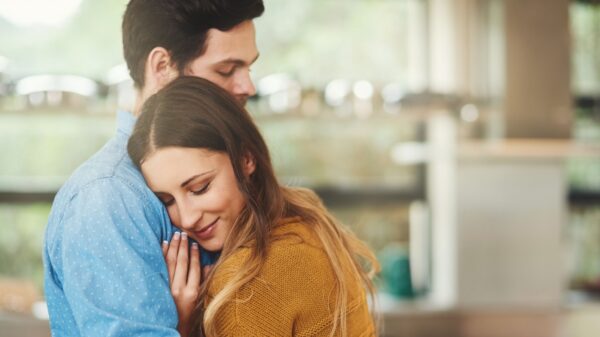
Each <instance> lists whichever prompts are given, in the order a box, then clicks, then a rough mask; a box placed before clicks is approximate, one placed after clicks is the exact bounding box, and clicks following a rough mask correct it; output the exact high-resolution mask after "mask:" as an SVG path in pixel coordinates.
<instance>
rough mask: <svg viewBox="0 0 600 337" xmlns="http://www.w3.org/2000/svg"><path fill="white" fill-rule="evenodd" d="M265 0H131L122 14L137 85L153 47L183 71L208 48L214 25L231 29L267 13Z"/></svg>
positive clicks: (126, 49) (126, 47) (126, 51)
mask: <svg viewBox="0 0 600 337" xmlns="http://www.w3.org/2000/svg"><path fill="white" fill-rule="evenodd" d="M264 9H265V8H264V5H263V2H262V0H131V1H129V4H127V9H126V10H125V14H124V15H123V26H122V29H123V53H124V56H125V61H126V62H127V67H128V68H129V74H130V75H131V78H132V79H133V82H134V83H135V86H136V87H137V88H142V87H143V86H144V68H145V65H146V59H147V57H148V54H149V53H150V51H152V49H154V48H156V47H163V48H165V49H166V50H167V51H169V53H170V55H171V60H172V62H173V63H174V65H175V66H176V67H177V69H178V70H179V71H180V72H182V71H183V69H184V68H185V66H186V65H187V64H188V63H189V62H191V61H192V60H194V59H195V58H197V57H198V56H201V55H202V54H203V53H204V51H205V50H206V37H207V32H208V30H209V29H211V28H215V29H218V30H220V31H228V30H230V29H232V28H233V27H235V26H236V25H238V24H240V23H242V22H243V21H246V20H252V19H254V18H257V17H259V16H260V15H262V13H263V12H264Z"/></svg>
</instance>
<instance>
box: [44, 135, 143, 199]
mask: <svg viewBox="0 0 600 337" xmlns="http://www.w3.org/2000/svg"><path fill="white" fill-rule="evenodd" d="M122 136H123V135H117V136H115V137H113V138H112V139H111V140H109V141H108V142H107V143H106V144H105V145H104V146H103V147H102V148H101V149H100V150H99V151H98V152H96V153H95V154H94V155H93V156H92V157H91V158H90V159H88V160H87V161H85V162H84V163H83V164H81V166H79V167H78V168H77V169H76V170H75V172H73V174H72V175H71V176H70V177H69V178H68V179H67V181H66V182H65V183H64V185H63V186H62V187H61V188H60V190H59V192H58V194H57V198H56V199H57V200H59V199H67V200H69V199H72V198H73V197H75V196H76V195H77V194H79V193H81V192H85V191H86V190H88V189H89V188H90V187H91V186H96V187H97V186H98V185H114V187H119V188H125V189H127V188H133V189H136V190H138V189H139V190H140V191H139V192H142V190H144V189H145V188H144V187H145V183H144V178H143V177H142V175H141V173H140V172H139V171H138V170H137V168H136V167H135V166H134V165H133V163H132V162H131V159H130V158H129V155H128V154H127V151H126V144H127V143H126V140H125V139H122V138H123V137H122ZM55 203H56V202H55Z"/></svg>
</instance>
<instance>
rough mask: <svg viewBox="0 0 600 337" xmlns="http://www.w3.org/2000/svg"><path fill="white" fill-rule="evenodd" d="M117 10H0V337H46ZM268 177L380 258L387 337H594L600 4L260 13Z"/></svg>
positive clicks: (101, 111) (257, 71)
mask: <svg viewBox="0 0 600 337" xmlns="http://www.w3.org/2000/svg"><path fill="white" fill-rule="evenodd" d="M126 2H127V1H126V0H104V1H95V0H54V1H51V2H50V1H43V0H21V1H19V2H16V1H14V0H0V158H1V159H0V336H1V337H9V336H34V337H35V336H49V330H48V321H47V312H46V310H45V303H44V302H43V301H44V297H43V269H42V262H41V250H42V244H43V234H44V228H45V225H46V220H47V216H48V213H49V210H50V205H51V202H52V200H53V198H54V195H55V193H56V191H57V190H58V189H59V187H60V186H61V184H62V183H63V182H64V181H65V180H66V179H67V177H68V176H69V175H70V174H71V172H72V171H73V170H75V168H77V167H78V166H79V165H80V164H81V163H82V162H83V161H84V160H86V159H87V158H88V157H90V156H91V155H92V154H93V153H94V152H95V151H97V150H98V149H99V148H100V147H101V146H102V144H104V142H105V141H106V140H108V139H109V137H111V136H112V134H113V132H114V129H115V112H116V110H117V109H119V108H126V107H128V106H129V105H130V104H131V102H132V100H133V90H132V84H131V80H130V79H129V77H128V73H127V70H126V67H125V65H124V61H123V58H122V52H121V37H120V24H121V16H122V13H123V11H124V7H125V5H126ZM265 6H266V12H265V14H264V15H263V16H262V17H261V18H259V19H257V20H256V22H255V24H256V27H257V39H258V46H259V49H260V53H261V57H260V59H259V60H258V62H257V63H256V65H255V66H254V67H253V71H252V74H253V77H254V80H255V83H256V85H257V89H258V94H257V96H256V97H254V98H253V99H252V100H251V101H249V103H248V110H249V111H250V112H251V113H252V114H253V115H254V117H255V120H256V121H257V123H258V124H259V126H260V128H261V130H262V132H263V134H264V135H265V138H266V139H267V142H268V143H269V146H270V148H271V151H272V155H273V160H274V163H275V166H276V169H277V173H278V175H279V177H280V179H281V181H282V182H283V183H285V184H288V185H295V186H307V187H311V188H314V189H315V190H316V191H317V192H318V193H319V195H320V196H321V197H322V198H323V200H324V201H325V203H326V204H327V205H328V206H329V207H330V208H331V210H332V211H333V212H334V213H335V214H336V215H337V216H338V217H339V218H341V219H342V220H343V221H344V222H345V223H346V224H347V225H349V226H351V227H352V228H353V229H354V230H355V231H356V232H357V233H358V235H359V236H360V237H361V238H363V239H364V240H366V241H367V242H368V243H369V244H370V246H371V247H372V248H373V249H374V250H375V251H376V252H377V255H378V256H379V258H380V261H381V263H382V266H383V272H382V274H381V275H380V277H379V279H378V285H379V288H380V293H379V295H378V308H379V310H380V311H381V313H382V315H383V323H384V324H383V325H384V329H383V332H382V336H411V337H420V336H431V337H438V336H439V337H454V336H456V337H486V336H506V337H509V336H510V337H518V336H524V337H535V336H561V337H562V336H565V337H583V336H597V334H598V331H600V1H597V0H577V1H575V0H303V1H284V0H265Z"/></svg>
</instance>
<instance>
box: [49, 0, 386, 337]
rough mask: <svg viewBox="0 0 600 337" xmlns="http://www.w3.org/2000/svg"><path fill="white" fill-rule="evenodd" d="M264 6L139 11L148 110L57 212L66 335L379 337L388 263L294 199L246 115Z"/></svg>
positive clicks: (137, 78)
mask: <svg viewBox="0 0 600 337" xmlns="http://www.w3.org/2000/svg"><path fill="white" fill-rule="evenodd" d="M263 11H264V6H263V3H262V1H261V0H229V1H228V0H131V1H130V2H129V4H128V5H127V8H126V11H125V14H124V16H123V48H124V55H125V60H126V62H127V65H128V67H129V70H130V74H131V77H132V78H133V80H134V83H135V86H136V89H137V97H136V105H135V107H134V109H133V111H132V112H131V113H129V112H119V114H118V121H117V132H116V134H115V136H114V137H113V138H112V139H111V140H109V142H108V143H107V144H106V145H105V146H104V147H103V148H102V149H101V150H100V151H99V152H98V153H96V154H95V155H94V156H93V157H92V158H90V159H89V160H88V161H87V162H86V163H84V164H83V165H82V166H81V167H80V168H79V169H77V171H76V172H75V173H74V174H73V175H72V176H71V177H70V178H69V180H68V181H67V182H66V183H65V185H64V186H63V187H62V188H61V190H60V191H59V193H58V194H57V196H56V199H55V201H54V204H53V207H52V211H51V214H50V218H49V222H48V226H47V229H46V236H45V245H44V267H45V293H46V299H47V302H48V309H49V314H50V326H51V331H52V334H53V336H57V337H58V336H103V337H104V336H180V335H181V336H374V335H376V330H375V325H374V322H373V319H372V315H371V314H370V313H369V308H368V305H367V294H369V295H371V296H372V295H373V284H372V277H373V275H374V273H375V272H376V271H377V270H378V268H379V266H378V263H377V261H376V259H375V257H374V255H373V254H372V252H371V251H370V250H369V249H368V248H367V247H366V245H365V244H364V243H362V242H361V241H360V240H358V239H357V238H356V237H355V236H354V235H353V234H352V233H351V232H350V231H349V230H348V229H347V228H346V227H344V226H343V225H341V224H339V223H338V221H337V220H336V219H335V218H334V217H333V216H332V215H331V214H330V213H329V212H328V211H327V210H326V209H325V207H324V206H323V205H322V203H321V201H320V200H319V198H318V197H317V196H316V195H315V194H314V193H313V192H312V191H310V190H307V189H302V188H289V187H284V186H282V185H280V184H279V183H278V181H277V178H276V177H275V174H274V172H273V167H272V164H271V159H270V155H269V151H268V148H267V146H266V144H265V141H264V139H263V138H262V136H261V134H260V132H259V130H258V128H257V127H256V125H255V123H254V122H253V120H252V118H251V116H250V115H249V114H248V112H247V111H246V110H245V109H244V104H245V102H246V99H247V98H248V97H249V96H252V95H254V94H255V89H254V85H253V83H252V81H251V78H250V75H249V71H250V66H251V65H252V64H253V63H254V62H255V61H256V59H257V58H258V51H257V48H256V42H255V30H254V24H253V19H255V18H256V17H258V16H260V15H261V14H262V12H263Z"/></svg>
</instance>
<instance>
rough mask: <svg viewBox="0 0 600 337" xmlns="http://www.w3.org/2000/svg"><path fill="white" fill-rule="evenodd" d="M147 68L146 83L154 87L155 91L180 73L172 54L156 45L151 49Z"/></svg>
mask: <svg viewBox="0 0 600 337" xmlns="http://www.w3.org/2000/svg"><path fill="white" fill-rule="evenodd" d="M145 70H146V74H145V76H146V78H145V79H146V82H145V83H146V84H148V85H151V86H152V87H153V90H151V91H153V92H156V91H158V90H160V89H162V88H163V87H164V86H166V85H167V84H169V83H170V82H171V81H172V80H174V79H175V78H176V77H177V76H178V75H179V71H177V68H176V67H175V64H174V63H173V62H172V60H171V54H170V53H169V51H167V50H166V49H165V48H163V47H155V48H154V49H152V50H151V51H150V53H149V54H148V58H147V59H146V68H145Z"/></svg>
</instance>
